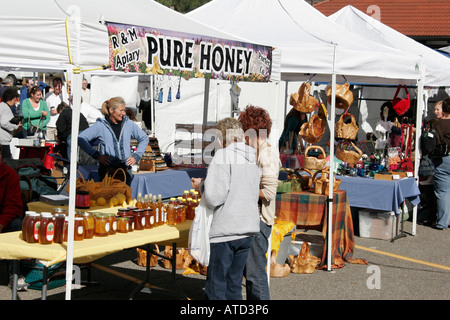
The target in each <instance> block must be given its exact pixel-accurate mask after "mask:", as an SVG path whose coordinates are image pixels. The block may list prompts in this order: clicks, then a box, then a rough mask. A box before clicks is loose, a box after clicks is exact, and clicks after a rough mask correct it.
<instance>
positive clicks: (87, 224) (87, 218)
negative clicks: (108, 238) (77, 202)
mask: <svg viewBox="0 0 450 320" xmlns="http://www.w3.org/2000/svg"><path fill="white" fill-rule="evenodd" d="M81 216H82V217H83V222H84V239H92V238H93V237H94V231H95V219H94V215H93V214H92V213H91V212H84V213H82V214H81Z"/></svg>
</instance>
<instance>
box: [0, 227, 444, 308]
mask: <svg viewBox="0 0 450 320" xmlns="http://www.w3.org/2000/svg"><path fill="white" fill-rule="evenodd" d="M403 230H404V232H405V237H402V238H399V239H396V240H395V241H394V242H391V241H389V240H378V239H371V238H361V237H358V236H355V242H356V244H355V249H354V253H353V257H354V258H359V259H365V260H367V262H368V264H367V265H361V264H350V263H346V264H345V266H344V267H342V268H339V269H333V270H331V271H328V270H315V271H314V273H312V274H293V273H291V274H289V275H288V276H287V277H284V278H271V279H270V294H271V299H272V300H274V301H293V300H297V301H300V300H303V301H305V300H308V301H322V302H323V301H328V302H333V301H344V300H345V301H364V300H366V301H373V300H378V301H389V300H397V301H398V300H403V301H411V300H413V301H418V302H419V301H433V300H449V299H450V290H449V287H450V286H449V285H450V256H449V248H450V237H449V230H435V229H432V228H430V227H426V226H421V225H418V226H417V232H416V235H414V236H413V235H411V230H412V223H411V222H408V221H406V222H404V229H403ZM312 232H314V231H312ZM88 271H90V272H88ZM183 271H184V270H177V273H176V275H175V279H176V282H175V283H176V285H175V284H174V282H173V281H172V274H171V270H169V269H165V268H164V267H163V265H162V261H161V260H160V261H159V262H158V265H157V266H156V267H154V268H152V269H151V272H150V279H149V282H148V283H149V284H148V285H146V286H145V287H144V289H143V290H139V291H138V292H137V293H136V294H135V295H134V296H133V297H132V299H133V300H134V301H148V300H161V301H162V300H164V301H173V302H176V301H183V300H184V299H183V295H182V294H181V292H182V293H183V294H184V295H185V296H186V297H187V298H188V299H189V300H190V302H191V305H192V303H194V301H202V300H204V285H205V280H206V277H205V276H203V275H199V274H186V275H183V274H182V272H183ZM89 273H90V281H89V283H87V282H86V281H87V280H88V275H89ZM144 279H145V268H144V267H141V266H139V265H138V264H137V253H136V249H128V250H124V251H121V252H117V253H114V254H110V255H108V256H105V257H103V258H101V259H98V260H96V261H95V262H93V263H92V264H91V265H90V266H89V268H83V269H82V280H83V284H82V286H81V287H80V288H79V289H78V288H77V289H73V290H72V291H71V294H70V299H71V300H80V301H81V300H96V301H100V300H107V301H111V300H129V299H130V298H131V297H130V295H131V293H132V292H133V290H134V289H135V288H136V287H137V286H138V284H139V283H140V282H141V281H142V280H144ZM242 288H243V296H244V299H245V287H244V283H243V287H242ZM180 290H181V291H180ZM11 297H12V295H11V289H10V288H9V287H8V269H7V263H6V261H0V299H1V300H4V301H7V300H11ZM18 299H19V300H22V301H24V300H40V299H41V291H40V290H31V289H28V290H27V291H24V292H19V293H18ZM46 299H47V300H60V301H61V300H65V299H66V292H65V287H64V286H62V287H58V288H54V289H51V290H49V291H48V292H47V296H46ZM183 303H187V302H186V301H185V302H183ZM203 303H206V302H205V301H204V302H203ZM177 305H179V304H177ZM16 306H17V305H16ZM176 311H177V312H178V309H177V310H176Z"/></svg>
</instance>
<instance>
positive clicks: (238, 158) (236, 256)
mask: <svg viewBox="0 0 450 320" xmlns="http://www.w3.org/2000/svg"><path fill="white" fill-rule="evenodd" d="M217 129H218V130H219V131H220V134H219V137H218V140H219V143H221V145H222V147H223V148H222V149H218V150H217V151H216V153H215V155H214V157H213V159H212V160H211V163H210V164H209V166H208V171H207V175H206V178H205V180H204V181H200V179H198V178H193V179H192V186H193V187H194V188H198V187H199V188H200V192H201V194H202V199H204V200H205V205H206V206H207V207H208V208H210V209H211V210H212V211H213V221H212V225H211V230H210V233H209V240H210V259H209V265H208V272H207V277H206V286H205V295H206V299H208V300H242V287H241V284H242V277H243V273H244V267H245V264H246V261H247V256H248V253H249V250H250V247H251V245H252V242H253V236H254V235H255V234H256V233H258V232H259V211H258V197H259V183H260V170H259V168H258V166H257V165H256V151H255V149H253V148H252V147H250V146H248V145H246V144H245V142H244V133H243V130H242V125H241V123H240V122H239V121H237V120H236V119H234V118H226V119H223V120H221V121H219V122H218V123H217Z"/></svg>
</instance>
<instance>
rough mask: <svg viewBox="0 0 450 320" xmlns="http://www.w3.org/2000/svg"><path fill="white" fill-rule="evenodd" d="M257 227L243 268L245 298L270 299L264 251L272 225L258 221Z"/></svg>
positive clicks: (267, 245) (267, 244)
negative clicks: (258, 229)
mask: <svg viewBox="0 0 450 320" xmlns="http://www.w3.org/2000/svg"><path fill="white" fill-rule="evenodd" d="M259 228H260V231H259V233H258V234H256V236H255V237H254V239H253V245H252V247H251V248H250V252H249V254H248V258H247V264H246V265H245V270H244V276H245V280H246V292H247V300H270V292H269V283H268V281H267V272H266V266H267V257H266V253H267V248H268V247H269V240H268V239H269V237H270V233H271V231H272V227H271V226H269V225H267V224H265V223H264V222H263V221H260V222H259Z"/></svg>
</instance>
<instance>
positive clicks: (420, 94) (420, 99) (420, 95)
mask: <svg viewBox="0 0 450 320" xmlns="http://www.w3.org/2000/svg"><path fill="white" fill-rule="evenodd" d="M424 81H425V63H424V60H423V56H421V57H420V79H419V80H418V81H417V110H416V141H415V150H414V177H415V179H416V182H417V184H419V164H420V152H419V151H420V138H421V135H422V119H423V110H424V99H425V92H424V90H423V85H424ZM416 228H417V206H414V208H413V225H412V235H413V236H415V235H416Z"/></svg>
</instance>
